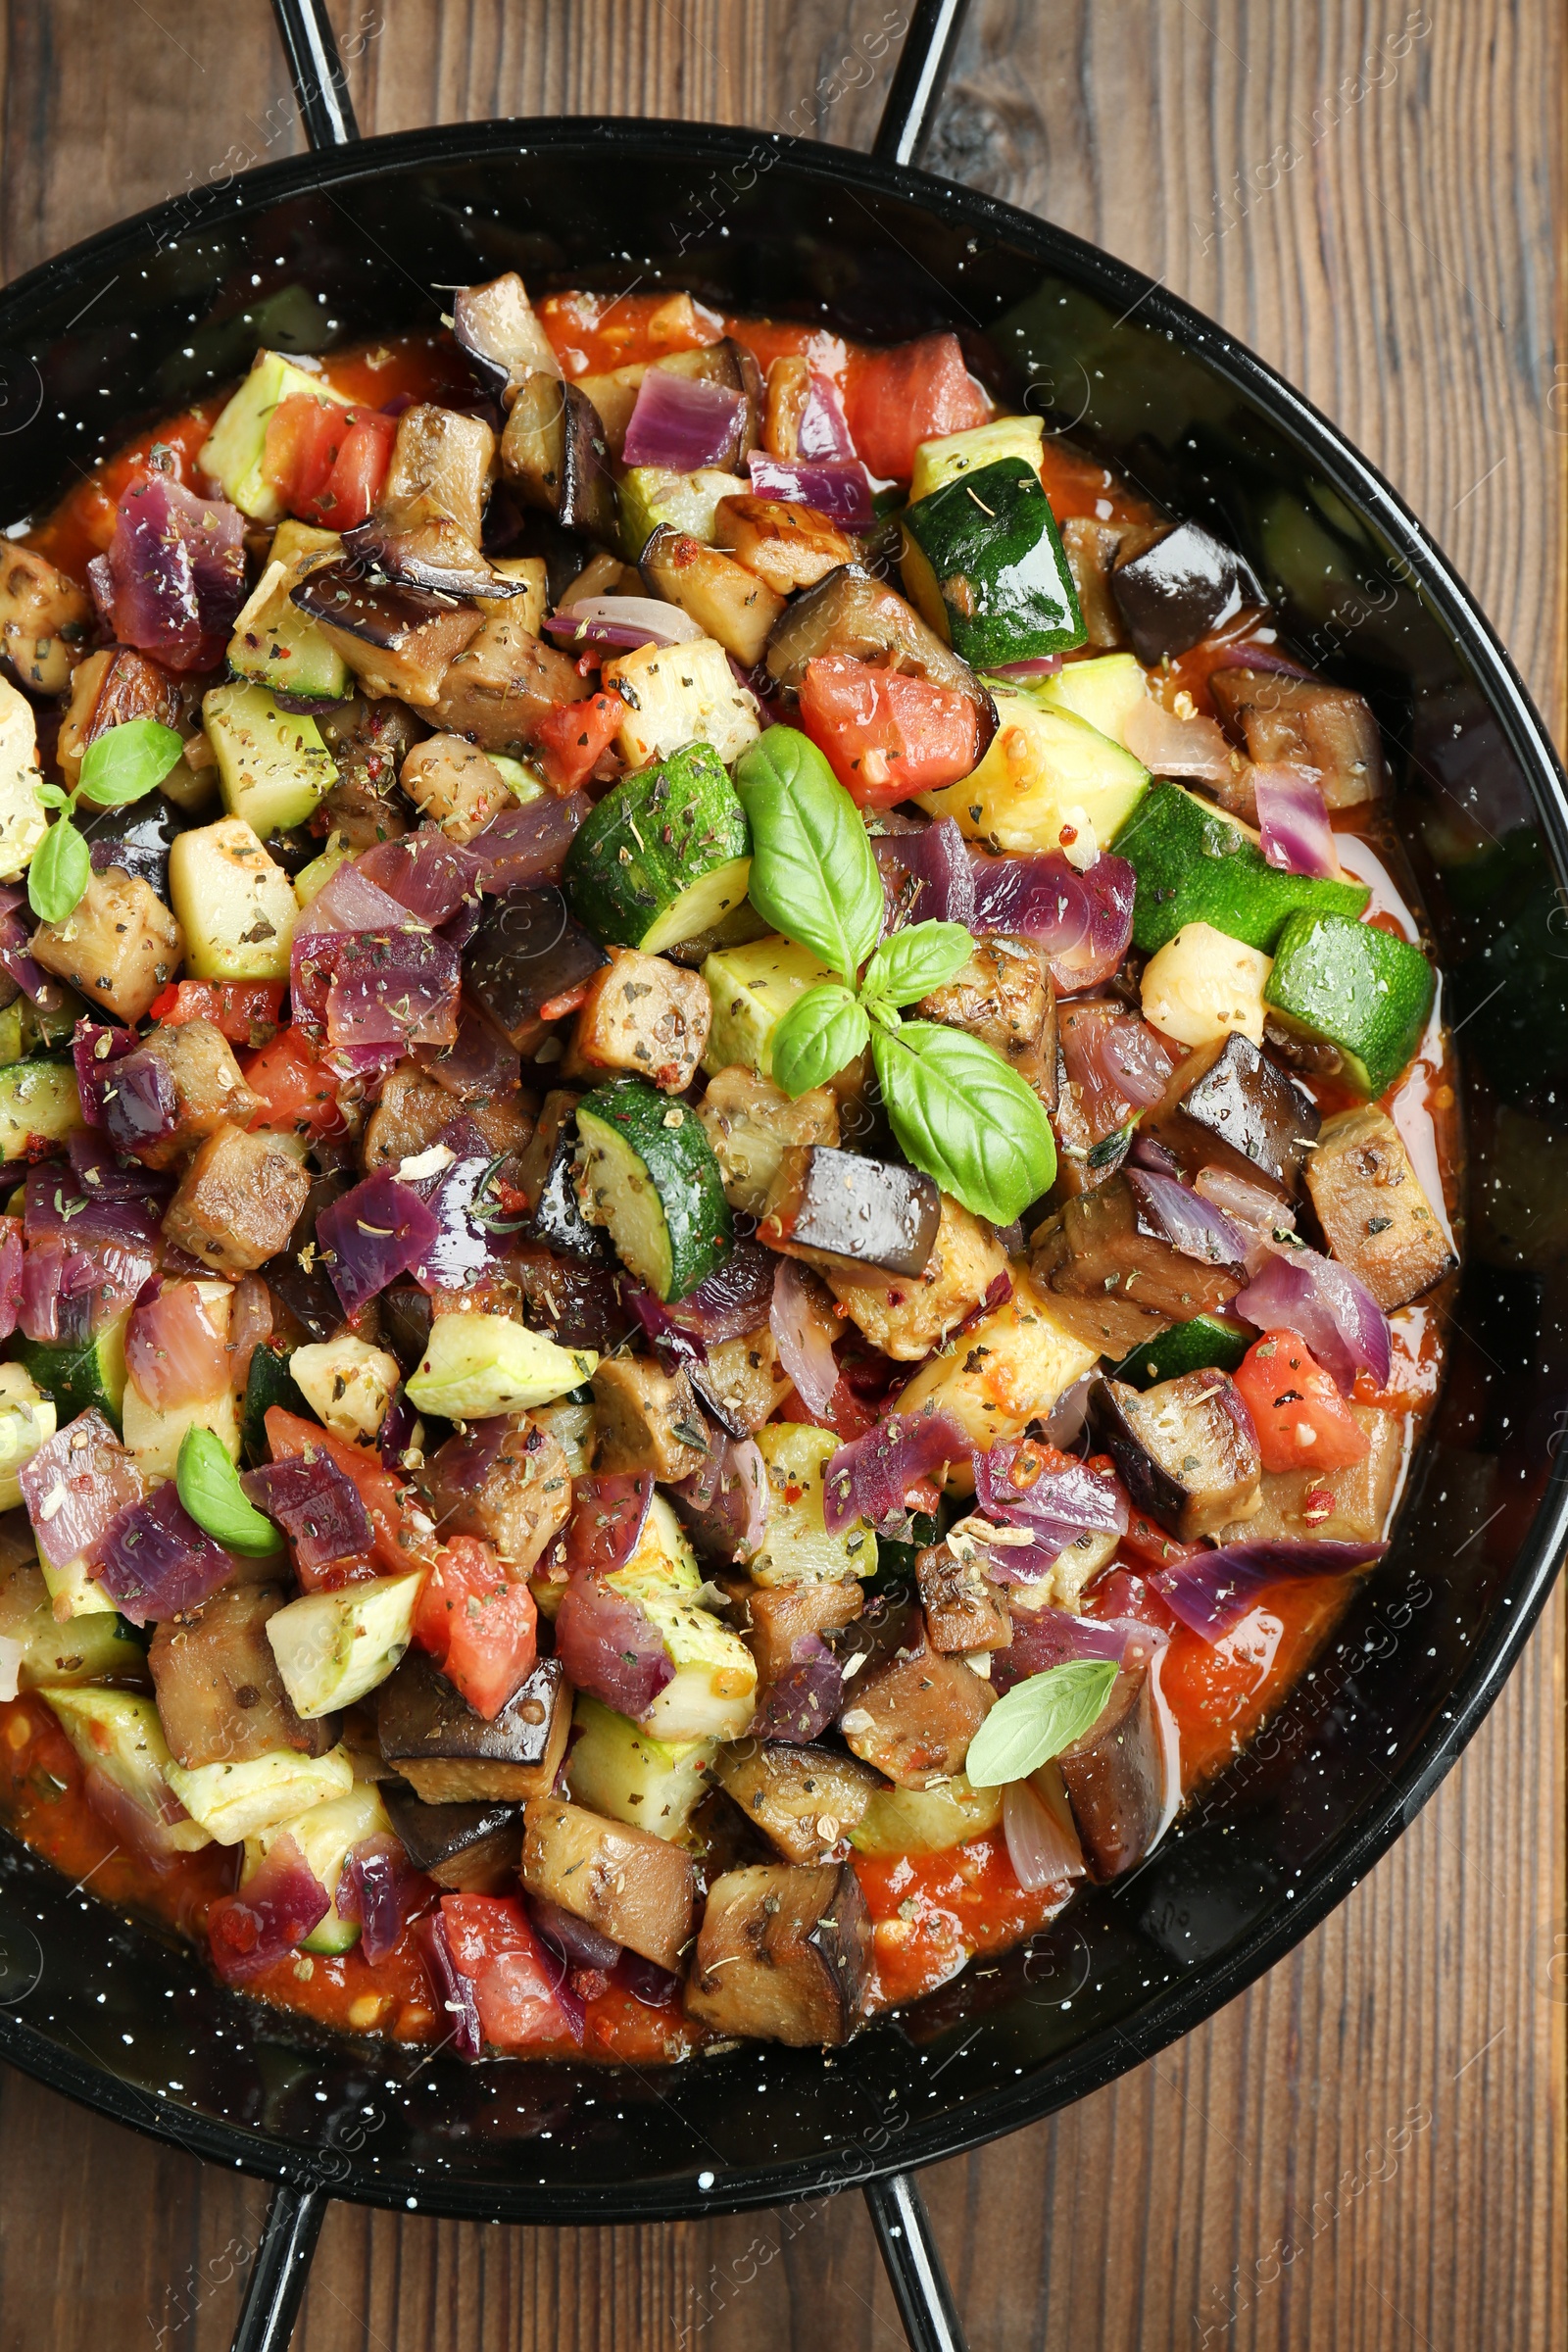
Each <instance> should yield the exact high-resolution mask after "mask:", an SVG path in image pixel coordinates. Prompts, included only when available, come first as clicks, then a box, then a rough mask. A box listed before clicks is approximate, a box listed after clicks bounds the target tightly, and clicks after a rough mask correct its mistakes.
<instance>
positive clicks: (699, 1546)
mask: <svg viewBox="0 0 1568 2352" xmlns="http://www.w3.org/2000/svg"><path fill="white" fill-rule="evenodd" d="M669 1498H670V1501H671V1502H672V1503H673V1504H674V1505H675V1508H676V1510H677V1511H678V1512H679V1513H680V1516H681V1521H682V1524H683V1525H684V1527H685V1529H686V1532H687V1534H688V1535H689V1536H690V1537H691V1540H692V1544H693V1546H694V1547H695V1549H696V1551H697V1553H698V1556H699V1557H700V1558H702V1559H705V1560H711V1561H713V1562H714V1563H716V1564H719V1565H725V1566H728V1565H732V1564H733V1563H735V1562H737V1561H739V1562H742V1563H744V1562H745V1561H747V1560H749V1559H751V1558H752V1557H753V1555H754V1554H755V1553H756V1552H757V1551H758V1550H759V1549H760V1546H761V1542H762V1534H763V1530H764V1528H765V1526H766V1523H767V1473H766V1470H765V1469H764V1467H763V1463H762V1455H761V1450H760V1447H759V1446H758V1444H757V1441H756V1439H755V1438H725V1439H724V1440H723V1441H722V1443H721V1444H720V1445H718V1446H716V1447H715V1448H714V1450H713V1451H712V1452H711V1454H710V1455H709V1457H708V1459H707V1461H706V1462H704V1464H703V1466H702V1468H701V1469H700V1470H694V1471H693V1472H692V1473H691V1475H690V1477H688V1478H683V1479H681V1480H679V1481H678V1482H677V1484H675V1485H674V1486H672V1487H671V1488H670V1489H669Z"/></svg>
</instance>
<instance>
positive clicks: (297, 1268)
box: [262, 1173, 428, 1361]
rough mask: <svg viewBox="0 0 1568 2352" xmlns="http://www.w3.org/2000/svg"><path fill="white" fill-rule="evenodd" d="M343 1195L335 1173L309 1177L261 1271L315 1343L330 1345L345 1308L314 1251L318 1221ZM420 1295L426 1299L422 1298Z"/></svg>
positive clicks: (341, 1182) (342, 1179)
mask: <svg viewBox="0 0 1568 2352" xmlns="http://www.w3.org/2000/svg"><path fill="white" fill-rule="evenodd" d="M347 1190H348V1180H347V1178H346V1177H344V1176H341V1175H337V1174H335V1173H334V1174H330V1175H324V1176H314V1177H312V1178H311V1179H310V1186H309V1190H308V1191H307V1193H306V1196H305V1201H304V1205H303V1206H302V1208H301V1209H300V1212H299V1215H298V1216H297V1218H296V1219H295V1221H294V1224H293V1226H292V1227H291V1229H290V1231H289V1235H288V1238H287V1241H286V1243H285V1245H284V1247H283V1248H282V1249H281V1250H278V1251H277V1252H276V1254H275V1255H274V1256H272V1257H270V1258H269V1259H268V1260H267V1262H266V1264H265V1265H264V1266H263V1268H262V1278H263V1280H264V1281H265V1282H266V1284H267V1287H268V1289H269V1290H270V1292H271V1293H272V1295H273V1297H274V1298H275V1299H281V1300H282V1302H283V1304H284V1305H285V1306H286V1307H287V1308H288V1311H289V1313H290V1314H291V1315H293V1316H294V1317H295V1319H296V1320H297V1321H298V1322H299V1323H300V1324H301V1325H302V1326H303V1328H304V1331H305V1336H306V1338H307V1339H309V1340H314V1341H317V1342H320V1341H322V1340H329V1339H330V1338H331V1336H332V1334H333V1332H335V1331H336V1330H337V1329H338V1328H339V1326H340V1325H341V1323H342V1321H343V1302H342V1300H341V1299H339V1298H338V1295H337V1293H336V1291H334V1290H333V1288H332V1278H331V1275H330V1274H329V1272H328V1271H327V1267H326V1264H325V1261H324V1259H323V1258H322V1255H321V1252H320V1250H319V1249H318V1248H317V1243H316V1221H317V1219H318V1217H319V1215H320V1214H321V1211H322V1210H323V1209H325V1208H330V1207H331V1205H332V1203H333V1201H337V1200H340V1199H341V1198H342V1196H343V1194H344V1193H346V1192H347ZM419 1295H420V1297H421V1298H423V1297H424V1294H423V1292H421V1293H420V1294H419ZM426 1312H428V1301H426ZM421 1352H422V1350H421ZM416 1361H417V1358H416Z"/></svg>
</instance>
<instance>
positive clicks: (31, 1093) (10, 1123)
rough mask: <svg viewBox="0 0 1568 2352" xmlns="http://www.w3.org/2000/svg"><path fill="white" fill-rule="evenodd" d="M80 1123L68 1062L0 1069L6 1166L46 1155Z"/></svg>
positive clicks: (0, 1133) (1, 1146) (1, 1148)
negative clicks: (8, 1163) (7, 1162)
mask: <svg viewBox="0 0 1568 2352" xmlns="http://www.w3.org/2000/svg"><path fill="white" fill-rule="evenodd" d="M33 936H34V938H36V937H37V934H36V932H35V933H34V934H33ZM85 1124H86V1122H85V1120H84V1119H83V1118H82V1115H81V1098H80V1096H79V1095H78V1094H77V1092H76V1072H75V1068H74V1065H73V1063H71V1062H69V1061H13V1062H8V1063H7V1064H6V1066H5V1067H4V1068H3V1069H0V1152H4V1154H5V1157H6V1159H7V1160H8V1161H9V1162H11V1163H12V1164H15V1163H16V1161H18V1160H21V1159H28V1160H31V1159H48V1158H50V1157H52V1155H53V1154H54V1153H55V1152H58V1150H59V1149H60V1146H61V1145H62V1144H63V1143H65V1141H66V1140H67V1138H68V1137H69V1136H73V1135H75V1134H76V1133H77V1132H78V1130H79V1129H80V1128H82V1127H83V1126H84V1125H85Z"/></svg>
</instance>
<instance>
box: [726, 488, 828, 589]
mask: <svg viewBox="0 0 1568 2352" xmlns="http://www.w3.org/2000/svg"><path fill="white" fill-rule="evenodd" d="M713 541H714V544H715V546H718V547H722V548H727V549H728V550H729V552H730V554H731V555H733V556H734V558H735V560H736V562H737V563H738V564H745V566H746V568H747V570H748V571H752V572H755V573H756V574H757V577H758V578H759V579H760V580H761V581H763V582H764V583H765V584H766V586H768V587H769V588H771V589H772V590H773V592H774V594H775V595H777V596H793V595H794V593H795V591H796V589H797V588H814V587H815V586H816V583H817V581H818V580H821V579H825V578H826V576H827V574H828V573H829V572H830V571H836V570H837V569H838V567H839V565H840V564H853V563H854V561H855V544H854V541H853V540H850V539H846V537H845V536H844V533H843V532H842V531H841V530H840V529H839V527H838V525H837V524H836V523H833V522H830V521H829V520H828V518H827V516H826V515H818V514H817V513H816V511H815V509H814V508H812V507H801V506H796V505H795V504H794V502H793V501H790V500H785V499H777V498H721V499H720V500H719V502H718V505H717V507H716V508H715V509H714V511H713Z"/></svg>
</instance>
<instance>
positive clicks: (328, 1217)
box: [316, 1172, 441, 1315]
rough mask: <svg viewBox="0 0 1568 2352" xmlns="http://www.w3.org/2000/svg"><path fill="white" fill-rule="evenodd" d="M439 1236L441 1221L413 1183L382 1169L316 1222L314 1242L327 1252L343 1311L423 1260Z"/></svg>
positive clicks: (348, 1311)
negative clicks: (401, 1182)
mask: <svg viewBox="0 0 1568 2352" xmlns="http://www.w3.org/2000/svg"><path fill="white" fill-rule="evenodd" d="M440 1237H441V1226H440V1224H439V1223H438V1221H437V1219H436V1217H435V1216H434V1214H433V1213H432V1211H431V1210H430V1209H429V1208H428V1207H427V1206H426V1205H425V1203H424V1201H421V1200H420V1198H419V1196H418V1194H417V1192H415V1190H414V1189H413V1187H412V1186H411V1185H407V1184H400V1183H399V1181H398V1179H397V1178H396V1177H395V1176H389V1175H387V1174H385V1173H384V1172H383V1173H381V1174H380V1175H376V1176H368V1177H367V1178H366V1180H365V1182H364V1183H363V1184H357V1185H355V1186H354V1187H353V1188H352V1190H351V1191H349V1192H346V1193H344V1194H343V1196H342V1198H341V1199H340V1200H337V1201H332V1202H331V1203H330V1205H329V1206H328V1207H326V1208H323V1209H322V1211H321V1213H320V1215H319V1217H318V1218H317V1220H316V1239H317V1243H318V1245H319V1248H320V1249H321V1250H322V1251H323V1252H329V1253H330V1254H329V1256H328V1262H327V1271H328V1273H329V1274H330V1275H331V1277H332V1288H333V1289H334V1290H335V1291H336V1293H337V1295H338V1298H339V1299H341V1301H342V1304H343V1312H344V1313H345V1314H346V1315H352V1314H353V1313H354V1311H355V1309H356V1307H360V1306H363V1305H364V1304H365V1302H366V1300H367V1299H373V1298H375V1296H376V1295H377V1293H378V1292H380V1291H384V1290H385V1289H386V1286H387V1284H388V1283H389V1282H395V1281H396V1280H397V1278H398V1276H399V1275H400V1274H407V1273H408V1272H409V1271H410V1270H411V1268H413V1267H414V1266H417V1265H418V1264H419V1263H420V1262H421V1261H422V1260H423V1259H425V1258H427V1257H428V1256H429V1254H430V1252H431V1250H433V1249H434V1248H435V1246H436V1243H437V1242H438V1241H439V1239H440Z"/></svg>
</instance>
